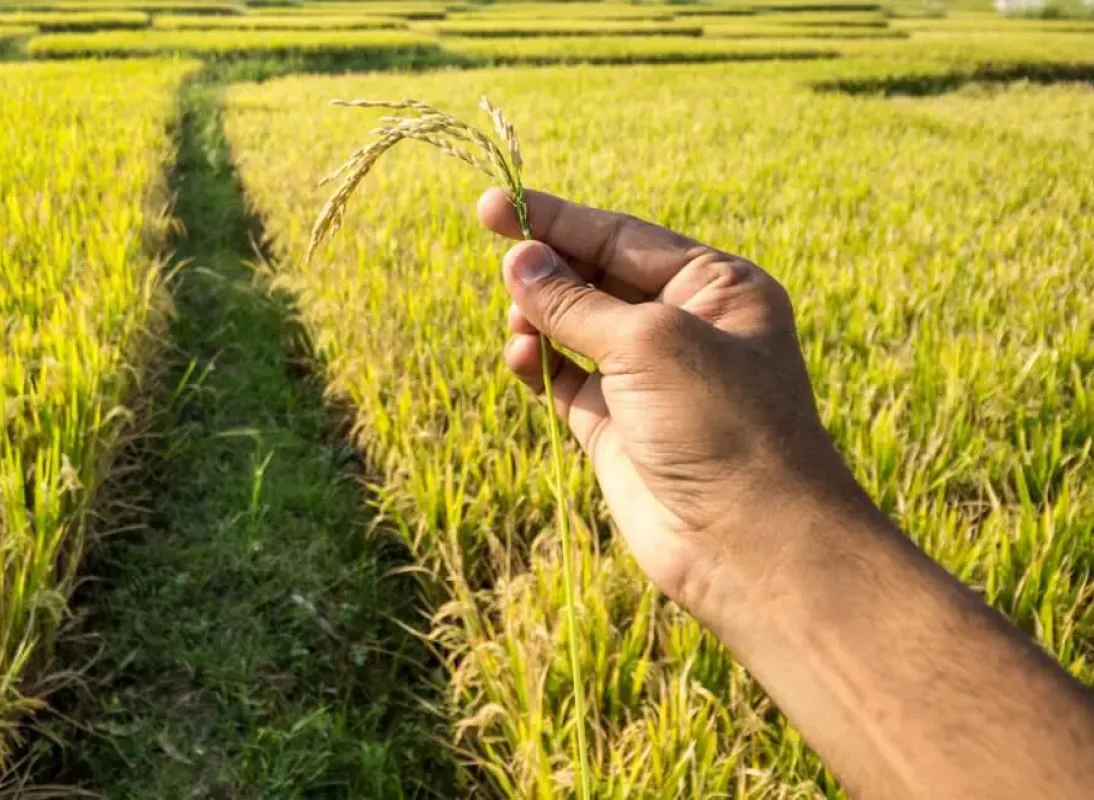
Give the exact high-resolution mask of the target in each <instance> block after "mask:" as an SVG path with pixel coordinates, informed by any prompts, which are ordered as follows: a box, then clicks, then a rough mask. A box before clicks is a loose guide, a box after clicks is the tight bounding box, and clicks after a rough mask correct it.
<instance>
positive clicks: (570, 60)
mask: <svg viewBox="0 0 1094 800" xmlns="http://www.w3.org/2000/svg"><path fill="white" fill-rule="evenodd" d="M442 43H443V46H444V48H445V50H447V51H448V52H451V53H456V54H459V55H464V56H469V57H473V58H478V59H482V60H484V61H486V62H488V63H493V64H628V63H683V62H702V61H755V60H767V59H802V58H828V57H834V56H836V55H837V54H838V53H837V51H836V50H835V49H832V48H830V47H827V46H826V45H824V44H817V43H816V42H812V43H811V42H808V41H803V40H792V41H788V40H785V39H784V40H771V41H766V40H764V41H735V40H718V39H701V38H691V37H685V36H635V37H622V36H620V37H615V36H602V37H595V36H594V37H579V36H578V37H574V36H560V37H548V36H543V37H536V38H527V39H523V38H522V39H477V38H458V37H446V38H445V39H443V40H442Z"/></svg>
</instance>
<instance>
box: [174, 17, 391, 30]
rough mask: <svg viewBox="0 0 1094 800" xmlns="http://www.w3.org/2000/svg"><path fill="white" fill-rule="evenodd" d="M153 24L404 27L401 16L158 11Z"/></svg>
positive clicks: (252, 27) (266, 27) (240, 27)
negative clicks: (210, 13)
mask: <svg viewBox="0 0 1094 800" xmlns="http://www.w3.org/2000/svg"><path fill="white" fill-rule="evenodd" d="M153 27H155V28H159V29H162V30H226V29H227V30H326V31H335V30H342V31H352V30H368V29H374V30H379V29H384V28H405V27H406V21H405V20H403V19H401V18H399V17H381V16H318V15H316V16H309V15H305V14H293V15H285V16H280V17H278V16H273V15H272V14H270V15H255V14H247V15H215V16H214V15H209V16H206V15H199V14H159V15H157V16H156V18H155V22H154V24H153Z"/></svg>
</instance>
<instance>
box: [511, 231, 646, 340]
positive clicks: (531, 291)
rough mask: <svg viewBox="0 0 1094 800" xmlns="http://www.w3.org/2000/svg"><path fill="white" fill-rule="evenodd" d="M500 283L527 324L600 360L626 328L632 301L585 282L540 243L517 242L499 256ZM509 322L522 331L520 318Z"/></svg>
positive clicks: (633, 309)
mask: <svg viewBox="0 0 1094 800" xmlns="http://www.w3.org/2000/svg"><path fill="white" fill-rule="evenodd" d="M504 271H505V283H506V287H507V288H508V290H509V294H510V295H511V296H512V298H513V300H514V301H515V302H516V304H517V306H518V308H519V310H520V312H521V314H522V315H523V316H524V317H525V319H526V321H527V323H529V324H530V326H531V328H532V329H533V330H536V331H541V332H543V333H545V334H547V335H548V336H550V337H551V338H552V339H555V340H556V341H558V342H560V343H562V344H563V345H564V346H565V347H568V348H570V349H571V350H574V351H576V352H578V353H580V354H581V355H583V356H586V357H588V358H591V359H593V360H594V361H596V362H600V361H602V360H603V359H604V357H605V356H606V355H607V354H608V353H609V352H610V350H611V349H612V347H613V346H614V345H615V344H616V342H617V340H618V339H619V337H620V336H624V337H625V336H626V332H627V330H628V329H629V326H630V324H631V321H632V315H633V314H634V313H635V311H636V307H635V306H631V305H628V304H626V303H624V302H623V301H621V300H619V299H617V298H615V297H612V296H611V295H609V294H607V293H606V292H602V291H600V290H598V289H596V288H595V287H592V286H589V285H588V284H587V283H585V282H584V281H583V280H582V279H581V278H579V277H578V276H577V274H576V273H574V271H573V270H572V269H570V267H569V266H568V265H567V264H566V262H565V261H563V260H562V259H561V258H560V257H559V255H558V254H557V253H556V252H555V251H554V250H552V249H551V248H550V247H548V246H547V245H545V244H542V243H540V242H524V243H522V244H519V245H517V246H516V247H514V248H513V249H512V250H510V251H509V253H508V254H507V255H506V257H505V264H504ZM510 323H511V324H517V325H520V326H521V330H526V329H527V328H526V326H525V321H524V320H513V319H512V317H511V318H510Z"/></svg>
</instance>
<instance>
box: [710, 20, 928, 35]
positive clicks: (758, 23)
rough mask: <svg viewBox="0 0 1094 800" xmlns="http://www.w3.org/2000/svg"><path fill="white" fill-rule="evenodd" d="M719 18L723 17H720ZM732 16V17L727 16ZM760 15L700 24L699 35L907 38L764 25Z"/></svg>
mask: <svg viewBox="0 0 1094 800" xmlns="http://www.w3.org/2000/svg"><path fill="white" fill-rule="evenodd" d="M723 19H725V18H724V17H723ZM731 19H732V18H731ZM763 19H764V18H763V17H748V18H745V19H744V21H738V20H733V21H732V22H717V23H713V24H705V25H703V35H704V36H708V37H710V38H712V39H790V38H793V39H907V38H908V34H907V33H906V32H904V31H899V30H892V29H889V28H874V27H863V28H854V27H846V26H842V25H838V26H837V25H833V26H821V25H808V26H806V25H803V26H800V27H799V26H796V25H767V24H764V23H763V21H762V20H763Z"/></svg>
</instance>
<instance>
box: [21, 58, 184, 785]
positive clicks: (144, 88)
mask: <svg viewBox="0 0 1094 800" xmlns="http://www.w3.org/2000/svg"><path fill="white" fill-rule="evenodd" d="M192 68H193V67H192V65H187V64H181V63H174V64H166V63H156V62H132V63H127V64H123V65H117V64H113V65H111V64H86V63H85V64H79V65H56V64H48V65H46V64H34V65H23V64H8V65H4V66H0V80H2V82H3V85H4V91H3V92H0V118H2V119H4V120H5V124H4V125H3V126H2V127H0V197H3V200H4V202H3V204H0V320H2V325H3V336H0V770H2V768H3V766H4V764H5V762H6V760H7V758H8V757H9V756H10V753H11V747H12V746H13V743H14V742H15V741H16V738H15V731H16V724H17V721H18V718H19V716H20V715H21V714H23V713H25V712H27V711H31V710H33V709H35V708H36V707H38V701H37V700H36V699H35V697H34V687H35V685H36V684H40V683H41V684H44V683H45V682H46V680H47V679H48V677H49V675H48V672H49V668H50V653H51V645H52V640H53V637H54V635H55V634H56V632H57V629H58V627H59V626H60V625H61V623H62V621H63V619H64V617H65V604H66V601H67V599H68V595H69V592H70V591H71V590H72V587H73V581H74V574H75V569H76V567H77V565H78V564H79V561H80V556H81V553H82V550H83V543H84V538H85V534H86V530H87V521H88V510H89V508H88V503H89V501H90V500H91V499H92V498H93V497H94V495H95V491H96V488H97V487H98V486H99V485H100V479H101V477H102V475H103V474H104V471H105V470H107V469H108V468H109V466H110V459H111V455H112V451H113V447H114V444H115V442H116V440H117V437H118V435H119V433H120V432H121V431H122V430H123V428H124V424H125V419H126V416H127V412H126V411H125V408H124V406H123V404H124V403H125V402H127V401H128V399H129V395H130V393H131V392H132V391H133V389H134V386H135V381H136V380H137V379H138V376H139V374H140V370H141V367H142V364H143V363H144V360H145V358H146V357H147V355H148V353H147V351H148V349H149V343H150V341H149V335H148V334H149V333H150V332H151V329H153V328H154V327H155V326H156V323H157V320H158V318H159V316H160V314H161V313H162V312H163V310H164V297H163V296H162V294H161V290H160V275H159V269H158V264H157V261H156V259H155V258H154V257H153V254H152V252H151V250H150V248H149V245H151V249H154V248H155V247H156V246H157V245H158V244H162V241H163V234H164V233H165V230H166V221H167V218H166V213H165V211H166V206H167V202H168V197H167V192H166V185H165V182H164V165H165V164H166V163H167V162H168V161H169V160H170V157H171V152H172V150H171V144H170V142H169V139H168V135H167V122H168V120H169V118H170V117H171V116H172V114H173V113H174V109H175V103H174V89H175V87H176V85H177V84H178V82H179V81H180V80H181V79H182V77H183V76H184V75H185V74H186V73H187V72H189V71H191V69H192ZM119 84H123V85H124V86H125V91H124V92H117V91H116V87H117V86H118V85H119Z"/></svg>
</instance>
